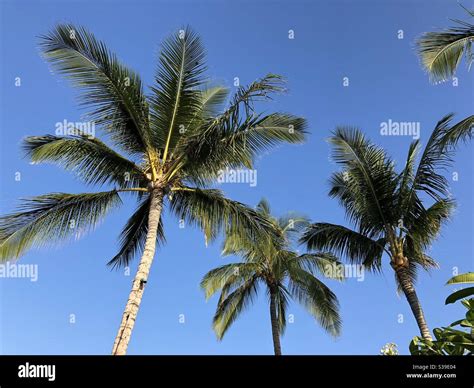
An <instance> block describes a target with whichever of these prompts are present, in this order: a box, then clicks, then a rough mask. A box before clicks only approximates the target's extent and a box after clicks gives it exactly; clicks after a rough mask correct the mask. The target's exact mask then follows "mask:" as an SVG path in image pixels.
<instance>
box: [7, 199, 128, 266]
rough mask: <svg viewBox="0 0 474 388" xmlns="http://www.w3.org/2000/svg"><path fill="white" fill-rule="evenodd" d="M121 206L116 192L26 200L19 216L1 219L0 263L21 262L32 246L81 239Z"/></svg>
mask: <svg viewBox="0 0 474 388" xmlns="http://www.w3.org/2000/svg"><path fill="white" fill-rule="evenodd" d="M119 204H121V200H120V196H119V194H118V193H117V191H115V190H113V191H105V192H99V193H85V194H65V193H53V194H45V195H41V196H38V197H33V198H30V199H27V200H24V202H23V204H22V205H21V206H20V207H19V209H18V210H19V211H18V212H17V213H12V214H9V215H6V216H2V217H0V260H8V259H14V258H18V257H19V256H20V255H22V254H23V253H24V252H25V251H26V250H27V249H29V248H31V247H32V246H35V247H41V246H43V245H47V244H50V243H53V242H56V241H60V240H62V239H66V238H67V237H70V236H75V237H76V238H78V237H81V236H82V235H83V234H85V233H86V232H87V231H89V230H91V229H93V228H94V227H95V226H96V225H97V224H98V222H99V221H100V220H101V219H102V218H103V217H104V216H105V215H106V214H107V213H108V211H109V210H110V209H111V208H114V207H116V206H117V205H119Z"/></svg>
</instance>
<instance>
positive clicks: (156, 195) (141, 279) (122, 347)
mask: <svg viewBox="0 0 474 388" xmlns="http://www.w3.org/2000/svg"><path fill="white" fill-rule="evenodd" d="M150 195H151V201H150V210H149V213H148V233H147V236H146V242H145V248H144V250H143V255H142V258H141V260H140V264H139V265H138V270H137V273H136V275H135V278H134V279H133V284H132V290H131V291H130V295H129V297H128V300H127V304H126V306H125V310H124V312H123V316H122V322H121V323H120V328H119V330H118V333H117V337H116V338H115V342H114V347H113V349H112V355H124V354H125V353H126V352H127V347H128V343H129V342H130V337H131V336H132V330H133V326H134V325H135V320H136V319H137V314H138V309H139V308H140V303H141V301H142V297H143V292H144V291H145V285H146V282H147V279H148V274H149V273H150V268H151V264H152V262H153V257H154V255H155V248H156V236H157V230H158V223H159V220H160V216H161V210H162V208H163V192H162V191H161V190H158V189H155V190H153V191H152V192H151V194H150Z"/></svg>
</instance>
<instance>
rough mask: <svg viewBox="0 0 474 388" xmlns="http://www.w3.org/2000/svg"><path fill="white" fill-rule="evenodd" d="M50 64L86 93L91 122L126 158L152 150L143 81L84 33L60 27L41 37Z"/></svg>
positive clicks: (71, 26) (81, 30)
mask: <svg viewBox="0 0 474 388" xmlns="http://www.w3.org/2000/svg"><path fill="white" fill-rule="evenodd" d="M41 49H42V51H43V53H44V56H45V58H46V59H47V60H48V61H49V62H50V63H51V64H52V66H53V68H54V69H55V70H56V71H58V72H59V73H60V74H62V75H64V76H65V77H67V78H68V79H70V80H71V81H72V83H73V85H74V86H76V87H78V88H80V89H81V90H82V94H81V104H82V105H83V106H89V107H91V108H92V111H90V112H89V114H88V118H89V120H93V121H94V122H95V124H96V125H98V126H101V127H102V128H103V129H104V130H105V131H106V132H107V133H109V134H110V135H111V138H112V140H113V141H114V144H116V145H117V146H119V147H121V148H123V149H125V150H126V151H127V152H132V153H138V154H143V153H145V151H146V149H148V150H149V142H150V140H149V137H150V136H149V133H148V107H147V103H146V99H145V96H144V94H143V90H142V83H141V80H140V78H139V76H138V75H137V74H136V73H135V72H133V71H132V70H130V69H128V68H127V67H125V66H124V65H122V64H121V63H120V62H119V61H118V59H117V57H116V56H115V55H114V54H112V53H111V52H110V51H109V50H108V49H107V47H106V45H105V43H103V42H101V41H99V40H97V39H96V38H95V36H94V35H93V34H91V33H90V32H88V31H87V30H86V29H85V28H83V27H76V26H74V25H71V24H62V25H58V26H57V27H56V28H55V29H54V30H52V31H51V32H50V33H49V34H47V35H44V36H42V37H41Z"/></svg>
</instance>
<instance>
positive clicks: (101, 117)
mask: <svg viewBox="0 0 474 388" xmlns="http://www.w3.org/2000/svg"><path fill="white" fill-rule="evenodd" d="M41 39H42V41H41V48H42V51H43V53H44V56H45V57H46V58H47V60H48V61H49V62H50V63H51V64H52V66H53V68H54V69H55V70H56V71H57V72H58V73H60V74H62V75H64V76H65V77H66V78H68V79H70V80H71V81H72V84H73V85H74V86H76V87H78V88H79V89H81V91H82V94H81V96H82V104H83V105H84V106H86V107H88V108H90V109H91V111H90V112H89V115H88V118H89V120H93V122H94V123H95V125H96V127H98V128H99V129H100V130H101V133H102V134H103V135H104V136H105V138H106V139H108V140H109V142H110V143H111V145H112V147H113V148H111V147H109V146H108V145H107V144H106V143H105V142H104V141H101V140H99V139H98V138H96V137H91V136H87V135H86V134H84V133H74V134H73V135H70V134H68V135H66V136H52V135H46V136H39V137H38V136H34V137H28V138H27V139H26V140H25V141H24V148H25V150H26V153H27V154H28V155H29V156H30V157H31V160H32V161H33V162H35V163H38V162H54V163H57V164H59V165H60V166H62V167H64V168H65V169H66V170H71V171H73V172H74V173H76V174H77V175H78V176H79V177H80V178H82V179H83V180H84V181H85V182H86V183H87V184H96V185H104V184H108V185H110V186H112V188H111V189H110V190H108V191H101V192H97V193H86V194H65V193H54V194H46V195H41V196H38V197H33V198H31V199H29V200H26V201H25V202H24V204H23V206H22V207H21V208H20V210H19V212H17V213H14V214H10V215H7V216H4V217H2V218H1V219H0V259H1V260H6V259H11V258H18V257H19V256H20V255H21V254H23V253H24V252H25V251H26V250H27V249H29V248H31V247H33V246H41V245H44V244H46V243H54V242H57V241H59V240H61V239H63V238H67V237H69V236H71V235H75V236H76V237H77V236H79V235H82V234H83V233H84V232H86V231H87V230H90V229H92V228H93V227H94V226H95V225H96V224H97V223H98V221H100V220H101V219H102V218H103V217H104V216H105V215H106V213H108V211H109V210H111V209H112V208H114V207H116V206H117V205H119V204H120V203H121V199H120V195H119V194H120V193H124V192H128V193H130V194H132V195H135V196H136V198H137V200H138V205H137V208H136V210H135V212H134V213H133V214H132V215H131V217H130V219H129V220H128V221H127V223H126V225H125V227H124V229H123V231H122V233H121V237H120V245H121V246H120V251H119V252H118V254H117V255H116V256H114V257H113V258H112V259H111V260H110V262H109V265H111V266H112V267H119V266H127V265H128V264H129V263H130V261H131V260H132V259H133V258H134V257H135V256H137V255H140V254H141V259H140V263H139V265H138V270H137V273H136V275H135V278H134V281H133V285H132V289H131V292H130V296H129V298H128V301H127V304H126V307H125V311H124V313H123V317H122V321H121V323H120V328H119V331H118V334H117V337H116V339H115V343H114V346H113V351H112V353H113V354H116V355H120V354H125V353H126V350H127V346H128V343H129V341H130V336H131V334H132V330H133V326H134V323H135V320H136V317H137V313H138V309H139V307H140V303H141V300H142V296H143V292H144V289H145V285H146V284H147V280H148V277H149V272H150V268H151V265H152V262H153V257H154V254H155V248H156V243H157V242H164V231H163V224H162V217H161V215H162V210H163V208H164V206H165V205H166V204H168V205H169V210H170V211H171V212H172V213H174V214H175V215H176V216H177V217H179V218H180V219H183V220H185V221H187V222H189V223H190V224H194V225H197V226H198V227H200V228H201V229H202V230H203V231H204V234H205V237H206V239H208V240H212V239H213V238H215V237H216V235H217V234H218V233H219V231H220V230H227V229H228V228H231V227H232V228H234V229H238V230H241V231H249V232H248V234H249V235H248V236H247V237H248V238H249V239H251V238H256V234H255V235H253V234H252V233H253V232H250V231H259V230H260V231H262V233H263V234H264V233H266V232H268V231H269V230H270V228H269V226H268V225H266V224H265V222H264V220H262V219H261V218H260V217H259V215H258V214H256V213H255V211H253V210H251V209H249V208H247V207H246V206H244V205H243V204H241V203H239V202H235V201H231V200H229V199H227V198H226V197H225V196H224V195H223V193H222V192H221V191H219V190H216V189H212V188H209V186H210V185H212V184H213V182H215V179H216V177H218V175H219V172H220V171H221V170H222V169H226V168H237V167H239V168H240V167H241V166H246V167H252V165H253V161H254V158H255V156H256V155H258V154H259V153H261V152H262V151H264V150H266V149H268V148H270V147H271V146H273V145H275V144H278V143H281V142H290V143H297V142H302V141H303V140H304V137H305V121H304V119H302V118H298V117H295V116H293V115H290V114H284V113H271V114H267V115H262V114H259V113H257V112H256V111H255V109H254V104H255V101H258V100H266V99H268V98H269V97H270V96H271V94H272V93H275V92H280V91H282V90H283V80H282V78H281V77H280V76H277V75H273V74H270V75H267V76H266V77H264V78H262V79H260V80H258V81H256V82H253V83H252V84H250V86H248V87H241V88H239V89H238V90H237V91H236V93H235V95H234V96H233V98H231V99H230V101H229V104H228V107H227V108H226V109H223V108H222V105H223V103H224V102H225V101H226V99H227V96H228V90H227V89H226V88H224V87H222V86H214V87H210V86H208V85H209V83H208V81H207V80H206V78H205V77H204V70H205V56H204V49H203V46H202V44H201V40H200V38H199V37H198V36H197V35H196V34H195V33H194V32H193V31H192V30H191V29H190V28H186V29H185V30H180V31H179V32H178V33H177V34H173V35H172V36H170V37H169V38H168V39H167V40H166V41H165V42H164V43H163V45H162V51H161V54H160V57H159V66H158V69H157V72H156V76H155V85H154V86H152V87H151V90H150V94H149V95H145V94H144V92H143V87H142V81H141V80H140V78H139V76H138V75H137V74H136V73H135V72H133V71H132V70H130V69H128V68H127V67H125V66H124V65H123V64H121V63H120V62H119V60H118V59H117V57H116V56H115V55H114V54H112V53H111V52H110V51H109V50H108V49H107V47H106V45H105V44H104V43H103V42H101V41H99V40H97V39H96V38H95V37H94V35H92V34H91V33H89V32H88V31H87V30H85V29H84V28H82V27H75V26H73V25H59V26H57V27H56V28H55V29H54V30H53V31H52V32H51V33H49V34H48V35H45V36H43V37H42V38H41ZM206 85H207V86H206ZM71 225H74V227H72V226H71Z"/></svg>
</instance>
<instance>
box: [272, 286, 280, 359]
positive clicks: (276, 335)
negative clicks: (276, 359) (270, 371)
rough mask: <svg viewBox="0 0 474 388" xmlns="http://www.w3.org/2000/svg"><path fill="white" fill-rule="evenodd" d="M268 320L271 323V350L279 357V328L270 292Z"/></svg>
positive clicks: (273, 297) (273, 295)
mask: <svg viewBox="0 0 474 388" xmlns="http://www.w3.org/2000/svg"><path fill="white" fill-rule="evenodd" d="M270 318H271V321H272V336H273V349H274V351H275V356H281V345H280V328H279V325H278V318H277V314H276V303H275V293H274V292H273V291H272V290H270Z"/></svg>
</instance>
